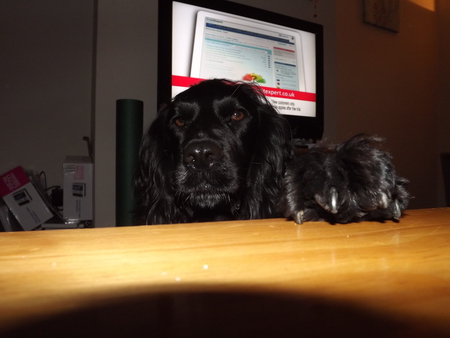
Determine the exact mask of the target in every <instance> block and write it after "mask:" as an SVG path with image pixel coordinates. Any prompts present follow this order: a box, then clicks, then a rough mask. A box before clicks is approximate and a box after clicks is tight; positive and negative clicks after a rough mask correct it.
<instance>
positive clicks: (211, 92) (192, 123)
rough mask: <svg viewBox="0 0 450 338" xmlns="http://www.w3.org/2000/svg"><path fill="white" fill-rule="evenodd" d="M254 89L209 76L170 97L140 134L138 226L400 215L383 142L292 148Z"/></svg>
mask: <svg viewBox="0 0 450 338" xmlns="http://www.w3.org/2000/svg"><path fill="white" fill-rule="evenodd" d="M289 135H290V134H289V128H288V126H287V124H286V121H285V120H284V118H283V117H282V116H281V115H280V114H278V113H277V112H276V111H275V109H274V108H273V107H272V106H271V105H270V103H269V102H268V101H267V99H266V98H265V97H264V95H262V94H261V92H260V91H259V89H258V87H257V86H255V85H251V84H246V83H240V82H238V83H235V82H230V81H227V80H208V81H204V82H202V83H200V84H198V85H195V86H192V87H191V88H189V89H188V90H186V91H184V92H182V93H181V94H179V95H177V96H176V97H175V99H174V100H173V102H172V103H171V104H170V105H168V106H167V107H165V108H164V109H162V110H161V111H160V112H159V115H158V117H157V118H156V120H155V121H154V122H153V124H152V125H151V126H150V129H149V130H148V132H147V133H146V135H145V136H144V138H143V142H142V145H141V149H140V168H139V170H138V174H137V176H136V179H135V191H136V198H137V201H138V210H137V214H136V216H137V217H136V223H138V224H164V223H181V222H198V221H216V220H235V219H257V218H270V217H288V218H293V219H294V220H295V221H296V222H297V223H302V222H304V221H315V220H326V221H329V222H331V223H336V222H338V223H347V222H352V221H362V220H378V221H382V220H385V219H394V220H398V219H399V218H400V217H401V213H402V210H404V209H405V208H406V206H407V203H408V199H409V195H408V193H407V191H406V189H405V185H406V183H407V181H406V180H405V179H403V178H400V177H397V175H396V174H395V170H394V167H393V165H392V163H391V158H390V156H389V154H387V153H386V152H384V151H382V150H380V149H379V147H378V146H379V143H380V142H381V140H380V139H379V138H376V137H373V136H366V135H359V136H356V137H354V138H352V139H351V140H349V141H347V142H346V143H343V144H341V145H339V146H337V147H336V148H334V149H327V148H326V147H319V146H317V147H315V148H312V149H311V150H309V151H308V152H306V154H304V155H302V154H297V153H296V151H295V149H294V147H293V146H292V145H291V140H290V136H289Z"/></svg>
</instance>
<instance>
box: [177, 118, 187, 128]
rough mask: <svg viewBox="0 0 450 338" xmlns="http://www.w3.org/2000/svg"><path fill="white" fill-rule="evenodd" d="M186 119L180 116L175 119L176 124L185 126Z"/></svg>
mask: <svg viewBox="0 0 450 338" xmlns="http://www.w3.org/2000/svg"><path fill="white" fill-rule="evenodd" d="M185 123H186V122H185V121H184V120H183V119H181V118H178V119H176V120H175V124H176V125H177V126H178V127H183V126H184V125H185Z"/></svg>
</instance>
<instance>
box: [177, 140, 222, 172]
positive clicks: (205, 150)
mask: <svg viewBox="0 0 450 338" xmlns="http://www.w3.org/2000/svg"><path fill="white" fill-rule="evenodd" d="M222 157H223V152H222V148H221V147H220V146H219V145H218V144H216V143H214V142H210V141H198V142H192V143H190V144H189V145H188V146H187V147H186V148H185V149H184V152H183V161H184V163H185V164H186V165H187V166H189V167H191V168H193V169H195V170H208V169H210V168H212V167H213V165H214V163H216V162H217V161H219V160H220V159H221V158H222Z"/></svg>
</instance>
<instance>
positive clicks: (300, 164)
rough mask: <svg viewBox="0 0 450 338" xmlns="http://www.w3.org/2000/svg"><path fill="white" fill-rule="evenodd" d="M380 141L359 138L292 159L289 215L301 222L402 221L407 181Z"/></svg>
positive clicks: (364, 136) (318, 148) (288, 170)
mask: <svg viewBox="0 0 450 338" xmlns="http://www.w3.org/2000/svg"><path fill="white" fill-rule="evenodd" d="M381 143H382V139H380V138H378V137H375V136H368V135H357V136H355V137H353V138H352V139H350V140H349V141H347V142H345V143H343V144H341V145H339V146H337V147H335V148H334V149H327V148H324V147H316V148H313V149H311V150H310V151H309V153H308V154H306V155H304V156H301V157H299V158H296V159H294V161H292V162H291V163H290V164H289V165H288V168H287V175H286V181H285V188H286V206H287V207H286V208H285V210H286V214H285V216H287V217H291V218H293V219H294V220H295V221H296V222H297V223H302V222H304V221H314V220H326V221H329V222H331V223H348V222H356V221H363V220H376V221H383V220H386V219H393V220H399V219H400V217H401V215H402V211H403V210H404V209H405V208H406V207H407V204H408V201H409V194H408V192H407V190H406V185H407V183H408V182H407V180H405V179H403V178H401V177H398V176H397V175H396V173H395V169H394V166H393V165H392V161H391V157H390V155H389V154H388V153H387V152H385V151H383V150H381V149H380V145H381Z"/></svg>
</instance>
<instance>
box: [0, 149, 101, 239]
mask: <svg viewBox="0 0 450 338" xmlns="http://www.w3.org/2000/svg"><path fill="white" fill-rule="evenodd" d="M42 174H43V175H44V177H45V173H43V172H41V174H39V175H36V174H35V173H33V172H28V171H27V170H25V169H24V168H23V167H21V166H18V167H15V168H13V169H12V170H10V171H8V172H6V173H4V174H2V175H0V196H1V197H2V200H3V201H1V200H0V231H5V232H11V231H31V230H50V229H74V228H80V227H85V226H86V225H89V224H91V221H92V218H93V217H92V214H93V163H92V160H91V157H89V156H67V157H66V159H65V161H64V163H63V177H64V178H63V181H64V183H63V189H61V188H60V187H59V186H58V187H50V188H47V187H46V179H45V183H44V186H42V184H41V180H40V176H41V175H42ZM48 191H51V193H52V195H53V193H55V195H56V192H58V195H60V196H59V198H58V199H59V201H56V200H55V199H54V198H51V197H53V196H52V195H48ZM61 207H62V208H61Z"/></svg>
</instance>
